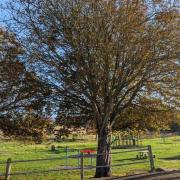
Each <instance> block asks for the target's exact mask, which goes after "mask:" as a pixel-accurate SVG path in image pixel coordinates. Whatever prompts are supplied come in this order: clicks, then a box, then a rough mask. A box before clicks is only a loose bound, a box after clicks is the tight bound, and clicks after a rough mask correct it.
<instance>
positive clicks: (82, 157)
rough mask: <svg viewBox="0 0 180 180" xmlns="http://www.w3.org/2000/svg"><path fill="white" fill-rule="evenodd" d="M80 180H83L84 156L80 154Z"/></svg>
mask: <svg viewBox="0 0 180 180" xmlns="http://www.w3.org/2000/svg"><path fill="white" fill-rule="evenodd" d="M81 180H84V154H83V153H81Z"/></svg>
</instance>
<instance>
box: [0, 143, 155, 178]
mask: <svg viewBox="0 0 180 180" xmlns="http://www.w3.org/2000/svg"><path fill="white" fill-rule="evenodd" d="M132 152H138V154H136V158H135V159H134V162H125V163H117V164H113V163H112V164H111V165H103V164H102V165H101V164H100V165H98V166H97V165H93V163H92V160H93V158H96V157H97V156H103V155H106V153H101V154H96V153H92V154H91V153H83V152H82V151H81V152H79V150H78V154H73V155H68V156H67V154H66V156H64V157H59V158H57V157H56V158H44V159H29V160H12V159H11V158H9V159H7V161H6V162H0V165H4V166H5V173H2V174H0V177H4V178H5V180H9V179H10V177H12V176H20V175H30V174H44V173H50V172H60V171H67V170H71V171H73V170H78V171H79V172H80V179H81V180H84V177H85V175H84V170H92V169H97V168H105V167H109V166H110V168H112V167H121V166H126V165H132V164H140V163H147V162H149V165H150V170H151V171H154V169H155V166H154V155H153V153H152V148H151V146H150V145H149V146H147V147H146V148H138V149H131V150H123V151H117V152H111V153H109V155H111V156H112V155H117V154H126V153H132ZM75 158H76V159H77V160H78V164H77V166H68V164H67V160H68V159H75ZM86 158H90V160H91V163H90V165H88V166H87V165H85V159H86ZM55 160H65V161H66V164H65V165H64V166H63V167H61V168H54V169H47V170H28V171H18V172H13V171H12V166H15V165H16V164H18V163H29V162H43V161H51V162H52V161H55ZM121 160H122V161H123V160H127V159H121Z"/></svg>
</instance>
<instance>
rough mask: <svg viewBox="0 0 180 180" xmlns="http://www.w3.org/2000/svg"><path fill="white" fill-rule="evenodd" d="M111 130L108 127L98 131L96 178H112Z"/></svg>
mask: <svg viewBox="0 0 180 180" xmlns="http://www.w3.org/2000/svg"><path fill="white" fill-rule="evenodd" d="M110 152H111V129H110V128H109V127H108V126H107V127H105V128H104V129H102V130H101V131H98V148H97V160H96V166H105V167H97V168H96V174H95V178H100V177H110V176H111V168H110V164H111V154H109V153H110Z"/></svg>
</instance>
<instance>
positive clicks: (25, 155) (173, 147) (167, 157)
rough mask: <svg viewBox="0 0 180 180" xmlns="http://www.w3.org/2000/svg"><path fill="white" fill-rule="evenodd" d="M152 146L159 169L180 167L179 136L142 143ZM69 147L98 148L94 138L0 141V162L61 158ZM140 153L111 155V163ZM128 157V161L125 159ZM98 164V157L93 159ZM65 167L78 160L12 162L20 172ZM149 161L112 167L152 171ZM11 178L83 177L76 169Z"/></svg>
mask: <svg viewBox="0 0 180 180" xmlns="http://www.w3.org/2000/svg"><path fill="white" fill-rule="evenodd" d="M51 145H55V146H56V147H57V146H60V147H63V148H62V149H59V150H57V151H55V152H52V151H51ZM147 145H152V150H153V153H154V154H155V155H156V158H155V166H156V168H165V169H180V136H178V137H171V138H166V139H165V140H162V139H160V138H155V139H146V140H143V146H147ZM66 146H68V147H69V148H70V149H71V148H74V149H83V148H96V142H95V141H88V140H84V141H80V142H59V143H48V142H47V143H43V144H38V145H37V144H23V143H20V142H16V141H8V142H7V141H0V162H5V161H6V160H7V159H8V158H11V159H12V161H13V160H23V159H24V160H28V159H42V158H54V157H56V158H61V157H66V152H65V151H64V150H65V147H66ZM115 151H123V150H122V149H113V150H112V152H115ZM137 153H138V152H130V153H121V154H114V155H112V164H121V163H122V164H123V163H128V162H135V161H136V159H135V158H136V155H137ZM75 154H76V155H78V151H72V152H71V151H70V152H68V155H75ZM123 159H126V160H123ZM92 163H93V165H95V159H93V161H92ZM90 164H91V160H90V159H89V158H88V159H85V165H86V166H87V165H90ZM64 166H73V167H77V166H78V160H77V159H75V158H73V159H68V160H67V161H66V159H57V160H52V161H38V162H23V163H16V164H12V172H18V171H34V170H48V169H57V168H61V167H64ZM149 170H150V168H149V162H147V163H143V164H133V165H126V166H120V167H113V168H112V172H113V175H115V176H122V175H126V174H133V173H141V172H145V171H149ZM4 172H5V165H4V164H3V165H2V164H1V165H0V173H4ZM94 172H95V170H94V169H92V170H85V177H86V178H87V179H88V177H93V175H94ZM11 179H12V180H26V179H27V180H36V179H37V180H56V179H67V180H68V179H74V180H76V179H77V180H78V179H80V172H79V171H76V170H73V171H72V170H71V171H69V170H68V171H59V172H52V173H45V174H34V175H26V176H12V177H11Z"/></svg>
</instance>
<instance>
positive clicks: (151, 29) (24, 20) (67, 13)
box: [10, 0, 179, 177]
mask: <svg viewBox="0 0 180 180" xmlns="http://www.w3.org/2000/svg"><path fill="white" fill-rule="evenodd" d="M14 2H15V4H13V3H12V4H11V6H10V9H11V10H12V15H13V19H14V20H15V22H16V25H17V27H18V30H21V35H22V38H23V42H24V43H25V42H26V44H24V48H26V52H27V57H28V58H29V61H30V62H31V65H32V67H35V68H34V70H35V71H36V72H38V74H41V75H42V79H43V80H44V81H46V82H48V83H49V85H51V87H52V89H53V93H54V98H55V99H54V100H57V102H58V103H59V106H60V114H61V116H62V118H64V119H65V118H71V117H73V116H81V117H82V118H84V119H87V120H88V119H93V120H94V121H95V122H96V125H97V133H98V147H97V153H98V154H100V155H98V156H97V166H100V167H97V169H96V174H95V177H105V176H110V175H111V170H110V164H111V157H110V149H111V147H110V146H111V142H110V140H111V138H110V136H111V130H112V126H113V124H114V123H116V121H118V120H121V118H120V117H121V115H122V113H123V112H124V111H125V110H126V108H128V107H130V106H132V105H133V104H137V103H138V102H139V100H140V99H141V98H142V97H156V98H159V99H161V100H162V101H163V102H164V103H165V104H166V103H169V104H170V105H171V106H173V105H175V104H176V101H177V100H178V98H179V91H178V85H177V83H178V68H179V63H178V62H177V43H178V42H177V41H178V39H177V38H176V35H177V29H176V27H177V22H176V17H177V14H178V11H176V4H175V2H173V1H168V2H167V1H161V0H157V1H155V0H146V1H142V0H129V1H127V0H113V1H109V0H106V1H105V0H96V1H91V0H87V1H83V0H76V1H74V0H33V1H29V0H28V1H26V0H24V1H22V0H17V1H14ZM22 32H23V33H22ZM102 166H104V167H102Z"/></svg>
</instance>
